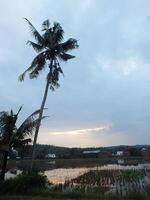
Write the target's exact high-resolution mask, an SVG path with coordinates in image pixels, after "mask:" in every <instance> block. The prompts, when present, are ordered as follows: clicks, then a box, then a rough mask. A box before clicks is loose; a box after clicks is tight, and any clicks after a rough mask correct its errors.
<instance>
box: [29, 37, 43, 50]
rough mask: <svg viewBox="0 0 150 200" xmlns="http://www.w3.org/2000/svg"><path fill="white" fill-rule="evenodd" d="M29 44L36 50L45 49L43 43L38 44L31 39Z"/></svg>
mask: <svg viewBox="0 0 150 200" xmlns="http://www.w3.org/2000/svg"><path fill="white" fill-rule="evenodd" d="M27 44H29V45H30V46H32V47H33V49H34V50H35V51H36V52H38V53H39V52H41V51H42V50H43V48H44V47H43V46H42V45H39V44H36V43H34V42H32V41H30V40H28V42H27Z"/></svg>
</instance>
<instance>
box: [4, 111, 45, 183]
mask: <svg viewBox="0 0 150 200" xmlns="http://www.w3.org/2000/svg"><path fill="white" fill-rule="evenodd" d="M21 109H22V107H21V108H20V109H19V111H18V112H17V113H16V114H14V112H13V111H12V110H11V111H10V112H6V111H3V112H0V151H2V153H3V161H2V169H1V174H0V180H2V181H3V180H4V178H5V171H6V166H7V159H8V154H9V152H10V151H11V150H12V149H13V148H14V149H15V148H17V147H23V146H24V145H26V144H28V143H30V142H31V135H32V134H33V131H34V130H35V128H36V126H37V123H38V115H39V112H40V110H36V111H35V112H33V113H32V114H31V115H30V116H29V117H28V118H27V119H26V120H25V121H24V122H23V123H22V124H21V125H20V126H19V127H18V128H17V125H16V123H17V119H18V115H19V112H20V111H21ZM43 118H44V117H43Z"/></svg>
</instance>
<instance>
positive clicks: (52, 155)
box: [45, 153, 56, 158]
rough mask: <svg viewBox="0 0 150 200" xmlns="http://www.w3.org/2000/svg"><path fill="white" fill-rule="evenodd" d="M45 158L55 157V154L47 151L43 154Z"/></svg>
mask: <svg viewBox="0 0 150 200" xmlns="http://www.w3.org/2000/svg"><path fill="white" fill-rule="evenodd" d="M45 158H56V155H55V154H54V153H49V154H47V155H46V156H45Z"/></svg>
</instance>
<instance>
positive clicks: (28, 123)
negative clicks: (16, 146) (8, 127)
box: [16, 109, 46, 137]
mask: <svg viewBox="0 0 150 200" xmlns="http://www.w3.org/2000/svg"><path fill="white" fill-rule="evenodd" d="M39 112H40V109H39V110H36V111H35V112H33V113H32V114H31V115H30V116H29V117H28V118H27V119H26V120H25V121H24V122H23V123H22V124H21V126H20V127H19V128H18V130H17V133H16V135H17V137H18V136H19V137H24V136H26V135H32V133H33V131H34V129H35V128H36V126H37V123H38V121H39ZM45 117H46V116H44V117H43V118H42V119H44V118H45Z"/></svg>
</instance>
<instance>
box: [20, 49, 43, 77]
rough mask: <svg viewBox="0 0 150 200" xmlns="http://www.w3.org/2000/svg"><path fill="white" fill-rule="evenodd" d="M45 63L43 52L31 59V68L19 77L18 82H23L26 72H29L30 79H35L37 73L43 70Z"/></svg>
mask: <svg viewBox="0 0 150 200" xmlns="http://www.w3.org/2000/svg"><path fill="white" fill-rule="evenodd" d="M45 63H46V58H45V51H43V52H41V53H40V54H38V55H37V56H36V57H35V58H34V59H33V61H32V63H31V66H30V67H29V68H28V69H26V70H25V71H24V72H23V73H22V74H21V75H20V76H19V81H24V78H25V75H26V73H27V72H30V78H31V79H32V78H36V77H37V76H38V75H39V71H40V70H42V69H43V68H44V66H45Z"/></svg>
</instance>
